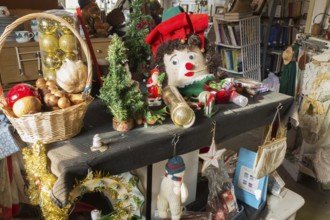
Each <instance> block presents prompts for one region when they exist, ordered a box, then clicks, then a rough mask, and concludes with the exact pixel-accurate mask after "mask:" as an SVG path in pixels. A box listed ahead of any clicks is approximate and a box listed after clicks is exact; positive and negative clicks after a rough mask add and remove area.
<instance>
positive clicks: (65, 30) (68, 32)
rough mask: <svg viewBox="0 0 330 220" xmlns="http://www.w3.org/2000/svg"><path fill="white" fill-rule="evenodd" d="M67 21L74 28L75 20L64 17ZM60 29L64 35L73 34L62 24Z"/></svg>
mask: <svg viewBox="0 0 330 220" xmlns="http://www.w3.org/2000/svg"><path fill="white" fill-rule="evenodd" d="M62 18H63V19H64V20H65V21H67V22H68V23H69V24H70V25H71V26H72V27H74V20H73V18H72V17H71V16H63V17H62ZM59 29H60V30H61V31H62V32H63V33H64V34H70V33H71V34H72V32H71V31H70V29H69V28H68V27H67V26H65V25H63V24H62V23H60V24H59Z"/></svg>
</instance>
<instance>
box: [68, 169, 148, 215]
mask: <svg viewBox="0 0 330 220" xmlns="http://www.w3.org/2000/svg"><path fill="white" fill-rule="evenodd" d="M130 175H131V176H130V178H129V179H126V178H124V177H123V176H120V175H109V174H107V175H104V174H102V172H100V171H96V172H92V171H90V172H89V173H88V175H87V177H86V178H85V179H84V180H81V181H78V182H77V183H76V185H75V186H74V189H73V190H72V191H71V193H70V195H69V200H70V201H71V203H75V202H77V201H78V200H79V199H80V198H81V197H82V196H83V195H84V194H85V193H92V192H102V193H104V195H105V196H107V197H108V199H109V200H110V201H112V206H113V208H114V211H113V212H112V213H110V214H108V215H105V216H102V217H101V219H102V220H122V219H131V218H132V217H140V216H136V215H135V214H134V212H135V211H136V210H138V209H140V208H141V207H142V205H143V203H144V198H143V195H142V194H141V192H140V191H139V190H133V188H134V189H138V187H137V186H138V178H137V177H136V176H134V175H132V174H130ZM107 180H112V181H113V184H105V182H107ZM120 189H125V190H124V192H126V193H124V194H121V193H119V191H121V190H120ZM126 201H129V202H130V205H128V206H125V205H124V204H125V202H126Z"/></svg>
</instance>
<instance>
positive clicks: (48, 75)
mask: <svg viewBox="0 0 330 220" xmlns="http://www.w3.org/2000/svg"><path fill="white" fill-rule="evenodd" d="M44 78H45V79H46V80H54V81H56V71H55V69H46V70H44Z"/></svg>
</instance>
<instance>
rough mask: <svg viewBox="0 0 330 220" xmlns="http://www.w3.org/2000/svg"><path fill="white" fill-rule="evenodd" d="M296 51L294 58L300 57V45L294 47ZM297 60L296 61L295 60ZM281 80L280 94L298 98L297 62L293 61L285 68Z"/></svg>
mask: <svg viewBox="0 0 330 220" xmlns="http://www.w3.org/2000/svg"><path fill="white" fill-rule="evenodd" d="M292 49H293V51H294V55H293V58H297V57H298V53H299V45H298V44H294V45H292ZM294 60H295V59H294ZM281 75H282V76H281V79H280V91H279V92H280V93H283V94H286V95H290V96H293V97H295V96H296V78H297V63H296V61H291V62H290V63H288V64H287V65H284V66H283V70H282V74H281Z"/></svg>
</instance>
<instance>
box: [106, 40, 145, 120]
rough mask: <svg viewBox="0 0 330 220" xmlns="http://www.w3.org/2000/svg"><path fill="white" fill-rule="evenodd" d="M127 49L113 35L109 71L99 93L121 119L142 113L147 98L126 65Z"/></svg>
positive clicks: (113, 112)
mask: <svg viewBox="0 0 330 220" xmlns="http://www.w3.org/2000/svg"><path fill="white" fill-rule="evenodd" d="M126 50H127V49H126V47H125V46H124V43H123V41H122V40H121V39H120V38H119V37H118V36H117V35H113V37H112V40H111V44H110V45H109V50H108V56H107V60H108V61H109V73H108V74H107V76H106V77H103V78H102V79H103V86H102V88H101V89H100V95H99V98H100V99H101V100H102V101H103V102H104V103H105V105H106V106H107V108H108V110H109V111H110V112H111V113H112V114H113V116H114V117H115V118H117V119H118V120H119V121H126V120H127V119H129V118H133V117H134V116H135V115H137V114H141V112H143V111H144V107H145V99H144V97H143V95H142V93H141V91H140V89H139V87H138V85H137V84H136V82H135V81H133V80H132V79H131V75H130V73H129V72H128V71H127V68H126V67H125V64H126V63H127V57H126Z"/></svg>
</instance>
